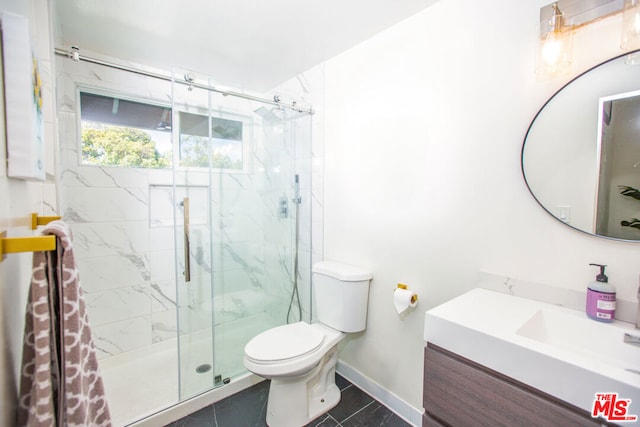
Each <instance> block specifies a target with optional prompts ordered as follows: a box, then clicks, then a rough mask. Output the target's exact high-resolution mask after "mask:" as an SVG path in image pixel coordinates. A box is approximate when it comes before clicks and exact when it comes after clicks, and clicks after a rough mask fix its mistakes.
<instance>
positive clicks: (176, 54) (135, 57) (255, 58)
mask: <svg viewBox="0 0 640 427" xmlns="http://www.w3.org/2000/svg"><path fill="white" fill-rule="evenodd" d="M437 1H438V0H226V1H223V0H183V1H177V0H109V1H104V0H53V3H54V13H55V17H54V22H55V44H56V47H58V48H63V49H69V47H70V46H78V47H79V48H80V54H81V55H82V54H85V55H90V54H91V56H101V57H110V58H117V59H122V60H126V61H130V62H134V63H137V64H141V65H146V66H151V67H154V68H159V69H161V70H167V71H169V70H170V69H171V67H172V66H177V67H179V68H182V69H186V70H190V71H193V72H196V73H203V74H207V75H209V76H211V77H212V78H213V79H214V80H215V81H216V82H217V83H219V84H224V85H228V86H233V87H235V88H239V89H246V90H251V91H256V92H267V91H269V90H271V89H273V88H274V87H275V86H277V85H278V84H280V83H282V82H284V81H286V80H288V79H289V78H291V77H293V76H295V75H297V74H299V73H301V72H303V71H306V70H308V69H309V68H311V67H313V66H314V65H317V64H319V63H321V62H323V61H325V60H327V59H329V58H331V57H333V56H335V55H337V54H339V53H341V52H343V51H345V50H347V49H349V48H350V47H352V46H354V45H356V44H358V43H360V42H362V41H364V40H366V39H367V38H370V37H371V36H373V35H375V34H376V33H378V32H380V31H382V30H384V29H385V28H388V27H390V26H392V25H393V24H395V23H397V22H400V21H402V20H403V19H405V18H407V17H409V16H411V15H413V14H415V13H417V12H419V11H420V10H422V9H424V8H426V7H428V6H430V5H432V4H434V3H436V2H437Z"/></svg>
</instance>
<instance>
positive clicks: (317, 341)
mask: <svg viewBox="0 0 640 427" xmlns="http://www.w3.org/2000/svg"><path fill="white" fill-rule="evenodd" d="M323 340H324V334H323V333H322V332H321V331H320V330H318V329H316V328H313V327H312V326H311V325H310V324H308V323H305V322H298V323H292V324H290V325H283V326H278V327H275V328H272V329H269V330H267V331H265V332H263V333H261V334H259V335H257V336H256V337H254V338H253V339H252V340H251V341H249V343H248V344H247V345H246V347H245V348H244V352H245V354H246V355H247V356H248V357H250V358H251V359H253V360H259V361H262V362H276V361H279V360H280V361H282V360H286V359H292V358H295V357H299V356H302V355H304V354H306V353H309V352H312V351H314V350H315V349H317V348H318V347H320V345H321V344H322V341H323Z"/></svg>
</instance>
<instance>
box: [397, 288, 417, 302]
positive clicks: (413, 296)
mask: <svg viewBox="0 0 640 427" xmlns="http://www.w3.org/2000/svg"><path fill="white" fill-rule="evenodd" d="M397 287H398V288H400V289H404V290H408V289H409V287H408V286H407V285H405V284H404V283H398V286H397ZM417 301H418V294H415V295H411V303H412V304H413V303H415V302H417Z"/></svg>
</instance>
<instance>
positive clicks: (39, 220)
mask: <svg viewBox="0 0 640 427" xmlns="http://www.w3.org/2000/svg"><path fill="white" fill-rule="evenodd" d="M60 218H62V217H60V216H38V214H37V213H32V214H31V229H32V230H35V229H36V228H38V226H39V225H47V224H49V223H50V222H51V221H55V220H57V219H60Z"/></svg>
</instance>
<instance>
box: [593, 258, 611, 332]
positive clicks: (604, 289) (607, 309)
mask: <svg viewBox="0 0 640 427" xmlns="http://www.w3.org/2000/svg"><path fill="white" fill-rule="evenodd" d="M589 265H595V266H597V267H600V274H598V275H597V276H596V280H595V282H590V283H589V284H588V285H587V316H589V317H590V318H592V319H594V320H598V321H600V322H613V319H614V317H615V314H616V288H614V287H613V286H611V285H610V284H609V278H608V277H607V276H606V275H605V274H604V268H605V267H606V265H601V264H589Z"/></svg>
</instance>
